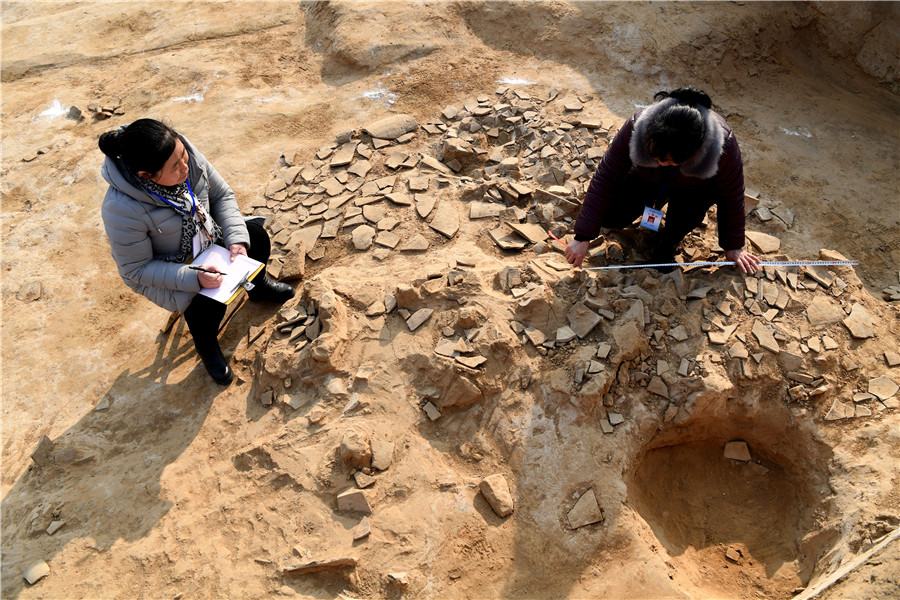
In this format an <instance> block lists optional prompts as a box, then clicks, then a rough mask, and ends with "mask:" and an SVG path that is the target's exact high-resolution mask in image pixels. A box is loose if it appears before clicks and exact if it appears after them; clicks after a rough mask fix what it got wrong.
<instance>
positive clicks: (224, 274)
mask: <svg viewBox="0 0 900 600" xmlns="http://www.w3.org/2000/svg"><path fill="white" fill-rule="evenodd" d="M188 269H193V270H194V271H203V272H204V273H212V274H213V275H221V276H222V277H224V276H226V275H227V274H228V273H223V272H222V271H212V270H210V269H205V268H203V267H195V266H190V267H188Z"/></svg>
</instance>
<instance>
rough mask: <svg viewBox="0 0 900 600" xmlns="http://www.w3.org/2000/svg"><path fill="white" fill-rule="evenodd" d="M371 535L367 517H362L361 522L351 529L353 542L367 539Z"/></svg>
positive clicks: (370, 526)
mask: <svg viewBox="0 0 900 600" xmlns="http://www.w3.org/2000/svg"><path fill="white" fill-rule="evenodd" d="M370 533H372V525H371V524H370V523H369V517H363V518H362V521H360V522H359V524H358V525H357V526H356V527H354V528H353V541H354V542H356V541H359V540H361V539H363V538H365V537H369V534H370Z"/></svg>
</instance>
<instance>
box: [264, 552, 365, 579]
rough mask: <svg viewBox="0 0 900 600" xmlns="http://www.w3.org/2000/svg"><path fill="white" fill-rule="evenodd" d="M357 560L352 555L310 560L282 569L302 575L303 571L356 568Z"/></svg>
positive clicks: (316, 571)
mask: <svg viewBox="0 0 900 600" xmlns="http://www.w3.org/2000/svg"><path fill="white" fill-rule="evenodd" d="M356 562H357V561H356V559H355V558H352V557H350V556H342V557H340V558H327V559H323V560H309V561H306V562H302V563H297V564H292V565H288V566H286V567H284V569H282V574H287V573H290V574H292V575H301V574H303V573H318V572H320V571H331V570H333V569H343V568H346V567H354V568H355V567H356Z"/></svg>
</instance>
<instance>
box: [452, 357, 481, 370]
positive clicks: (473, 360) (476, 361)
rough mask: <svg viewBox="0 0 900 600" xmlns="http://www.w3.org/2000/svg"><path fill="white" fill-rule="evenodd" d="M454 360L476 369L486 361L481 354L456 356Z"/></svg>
mask: <svg viewBox="0 0 900 600" xmlns="http://www.w3.org/2000/svg"><path fill="white" fill-rule="evenodd" d="M456 362H458V363H459V364H461V365H463V366H466V367H469V368H470V369H477V368H478V367H480V366H481V365H483V364H484V363H486V362H487V359H486V358H485V357H483V356H457V357H456Z"/></svg>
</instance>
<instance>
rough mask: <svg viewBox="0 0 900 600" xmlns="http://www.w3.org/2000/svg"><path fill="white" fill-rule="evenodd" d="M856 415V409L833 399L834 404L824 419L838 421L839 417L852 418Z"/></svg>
mask: <svg viewBox="0 0 900 600" xmlns="http://www.w3.org/2000/svg"><path fill="white" fill-rule="evenodd" d="M855 416H856V411H855V410H854V409H853V407H852V406H850V405H848V404H844V403H843V402H841V401H840V400H835V401H834V404H832V405H831V408H830V409H829V410H828V413H826V415H825V420H826V421H838V420H840V419H852V418H853V417H855Z"/></svg>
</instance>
